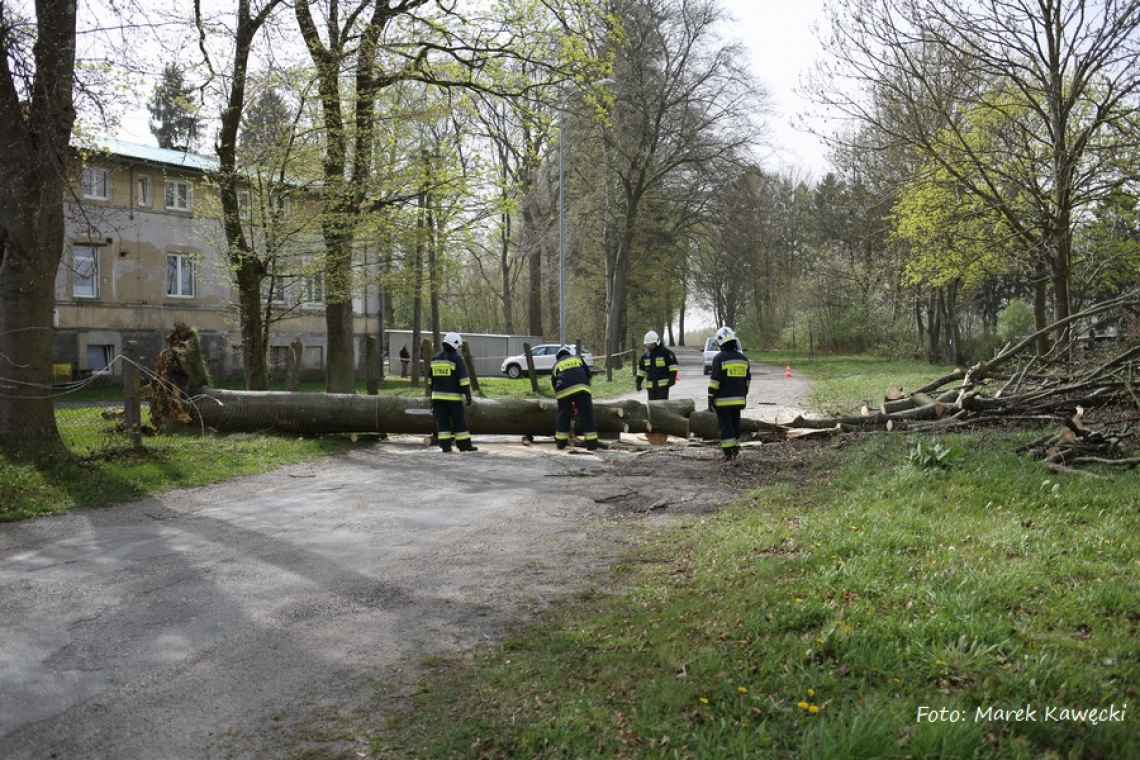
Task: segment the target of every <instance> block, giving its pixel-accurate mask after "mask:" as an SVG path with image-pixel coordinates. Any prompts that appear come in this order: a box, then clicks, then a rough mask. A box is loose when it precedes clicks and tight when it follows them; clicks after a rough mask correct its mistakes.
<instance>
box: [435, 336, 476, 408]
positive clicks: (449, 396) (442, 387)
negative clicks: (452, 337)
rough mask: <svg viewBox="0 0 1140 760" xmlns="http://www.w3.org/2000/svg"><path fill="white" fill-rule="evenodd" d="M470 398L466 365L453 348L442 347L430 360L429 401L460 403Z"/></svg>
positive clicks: (469, 384) (469, 380)
mask: <svg viewBox="0 0 1140 760" xmlns="http://www.w3.org/2000/svg"><path fill="white" fill-rule="evenodd" d="M464 398H468V399H469V398H471V378H470V377H468V376H467V365H465V364H464V363H463V357H462V356H460V355H459V352H458V351H456V350H455V349H454V348H450V347H448V346H444V347H443V350H442V351H440V352H439V353H438V354H436V355H435V356H433V357H432V358H431V400H432V401H462V400H463V399H464Z"/></svg>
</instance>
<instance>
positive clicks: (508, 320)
mask: <svg viewBox="0 0 1140 760" xmlns="http://www.w3.org/2000/svg"><path fill="white" fill-rule="evenodd" d="M504 200H505V199H504ZM500 222H501V227H500V231H499V246H500V247H499V274H500V275H501V276H502V278H503V332H505V333H507V334H508V335H511V334H513V333H514V331H515V314H514V300H515V297H514V293H512V292H511V215H510V214H502V215H501V217H500Z"/></svg>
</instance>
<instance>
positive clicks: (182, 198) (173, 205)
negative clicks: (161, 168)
mask: <svg viewBox="0 0 1140 760" xmlns="http://www.w3.org/2000/svg"><path fill="white" fill-rule="evenodd" d="M166 208H168V209H170V210H172V211H189V210H190V183H189V182H186V181H184V180H174V179H171V180H167V181H166Z"/></svg>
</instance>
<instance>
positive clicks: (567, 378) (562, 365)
mask: <svg viewBox="0 0 1140 760" xmlns="http://www.w3.org/2000/svg"><path fill="white" fill-rule="evenodd" d="M550 384H551V385H553V386H554V398H556V399H563V398H568V397H569V396H574V395H576V394H578V393H590V365H588V364H586V362H585V360H583V359H581V358H579V357H577V356H574V355H573V354H571V355H570V356H566V357H564V358H562V359H559V360H558V361H557V362H556V363H555V364H554V371H553V372H551V373H550Z"/></svg>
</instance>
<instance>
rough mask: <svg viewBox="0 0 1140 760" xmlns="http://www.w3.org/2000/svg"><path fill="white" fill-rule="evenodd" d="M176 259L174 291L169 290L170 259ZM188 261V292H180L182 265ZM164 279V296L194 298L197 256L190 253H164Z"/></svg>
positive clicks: (196, 290) (196, 291)
mask: <svg viewBox="0 0 1140 760" xmlns="http://www.w3.org/2000/svg"><path fill="white" fill-rule="evenodd" d="M171 259H177V261H178V264H177V266H176V269H175V277H174V284H175V289H176V290H177V291H178V292H176V293H171V292H170V279H169V277H170V260H171ZM187 263H189V265H190V292H189V293H183V292H182V274H183V271H184V267H185V266H186V265H187ZM164 275H165V277H164V279H165V280H166V297H167V298H194V297H196V296H197V295H198V261H197V257H196V256H195V255H194V254H192V253H168V254H166V270H165V272H164Z"/></svg>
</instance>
